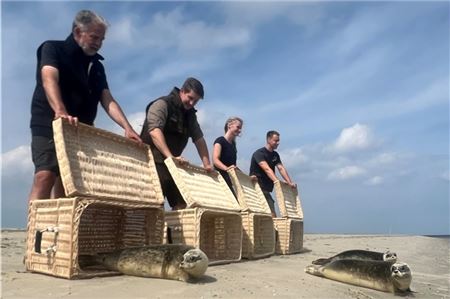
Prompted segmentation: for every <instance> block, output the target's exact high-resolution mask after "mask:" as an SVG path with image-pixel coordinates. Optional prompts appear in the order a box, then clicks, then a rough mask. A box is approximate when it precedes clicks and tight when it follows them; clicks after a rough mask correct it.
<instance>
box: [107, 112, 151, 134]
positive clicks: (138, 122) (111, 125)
mask: <svg viewBox="0 0 450 299" xmlns="http://www.w3.org/2000/svg"><path fill="white" fill-rule="evenodd" d="M127 119H128V122H129V123H130V125H131V126H132V127H133V129H134V130H135V131H136V133H138V134H140V133H141V130H142V124H143V123H144V119H145V112H136V113H132V114H129V115H127ZM105 130H108V131H111V132H113V133H116V134H118V135H122V136H123V134H124V130H123V129H122V127H121V126H119V125H118V124H116V123H115V122H114V121H112V120H109V119H108V126H107V127H106V129H105Z"/></svg>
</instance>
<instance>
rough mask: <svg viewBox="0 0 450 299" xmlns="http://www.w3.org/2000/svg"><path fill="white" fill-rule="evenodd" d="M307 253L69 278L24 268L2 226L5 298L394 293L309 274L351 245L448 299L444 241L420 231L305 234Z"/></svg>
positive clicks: (19, 234)
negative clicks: (179, 270)
mask: <svg viewBox="0 0 450 299" xmlns="http://www.w3.org/2000/svg"><path fill="white" fill-rule="evenodd" d="M304 247H305V251H304V252H303V253H300V254H295V255H286V256H272V257H269V258H265V259H260V260H251V261H247V260H243V261H242V262H240V263H233V264H228V265H218V266H212V267H210V268H208V271H207V272H206V274H207V275H206V276H205V277H204V278H203V279H202V280H200V281H199V282H197V283H194V284H188V283H183V282H177V281H171V280H161V279H149V278H139V277H131V276H114V277H103V278H93V279H87V280H66V279H61V278H54V277H52V276H47V275H42V274H36V273H29V272H26V271H25V267H24V265H23V263H22V259H23V255H24V253H25V232H24V231H10V230H4V231H2V244H1V249H2V263H1V264H2V298H46V299H49V298H67V299H69V298H96V299H100V298H108V299H112V298H274V297H275V298H361V299H366V298H396V296H395V295H393V294H389V293H383V292H380V291H375V290H371V289H366V288H361V287H355V286H351V285H347V284H343V283H339V282H336V281H332V280H327V279H323V278H319V277H316V276H312V275H308V274H306V273H305V272H304V268H305V266H307V265H308V264H310V263H311V261H312V260H314V259H317V258H319V257H327V256H331V255H334V254H336V253H338V252H341V251H343V250H348V249H366V250H375V251H385V250H391V251H394V252H396V253H397V254H398V256H399V260H401V261H403V262H406V263H407V264H409V266H410V268H411V270H412V272H413V281H412V285H411V288H412V290H413V291H414V293H412V294H409V295H407V296H406V298H450V294H449V283H450V275H449V273H450V269H449V263H450V262H449V256H450V249H449V239H448V238H432V237H424V236H379V235H370V236H365V235H364V236H359V235H319V234H308V235H305V241H304Z"/></svg>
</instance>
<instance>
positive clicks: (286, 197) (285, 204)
mask: <svg viewBox="0 0 450 299" xmlns="http://www.w3.org/2000/svg"><path fill="white" fill-rule="evenodd" d="M274 190H275V196H276V198H277V203H278V207H279V209H280V214H281V217H287V218H297V219H303V209H302V205H301V201H300V196H299V194H298V190H297V188H292V187H291V186H289V185H288V184H287V183H285V182H281V181H277V182H275V183H274Z"/></svg>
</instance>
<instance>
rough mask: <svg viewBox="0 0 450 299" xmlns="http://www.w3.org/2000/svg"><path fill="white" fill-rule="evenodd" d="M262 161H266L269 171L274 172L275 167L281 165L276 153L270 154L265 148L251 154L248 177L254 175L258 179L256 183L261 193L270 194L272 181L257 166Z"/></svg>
mask: <svg viewBox="0 0 450 299" xmlns="http://www.w3.org/2000/svg"><path fill="white" fill-rule="evenodd" d="M262 161H266V162H267V164H268V165H269V167H270V169H272V171H274V172H275V166H277V165H278V164H280V163H281V159H280V155H279V154H278V153H277V152H276V151H272V152H271V151H269V150H268V149H267V148H265V147H262V148H260V149H258V150H256V151H255V152H254V153H253V155H252V160H251V162H250V175H255V176H256V177H257V178H258V183H259V185H260V186H261V189H262V190H263V191H268V192H272V190H273V181H272V180H271V179H270V178H269V177H268V176H267V174H266V172H265V171H264V170H263V169H262V168H261V167H260V166H259V163H260V162H262Z"/></svg>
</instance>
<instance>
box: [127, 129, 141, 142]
mask: <svg viewBox="0 0 450 299" xmlns="http://www.w3.org/2000/svg"><path fill="white" fill-rule="evenodd" d="M125 137H127V138H130V139H131V140H134V141H136V142H138V143H142V139H141V137H139V135H138V134H137V133H136V131H134V130H133V129H131V128H130V129H128V130H125Z"/></svg>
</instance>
